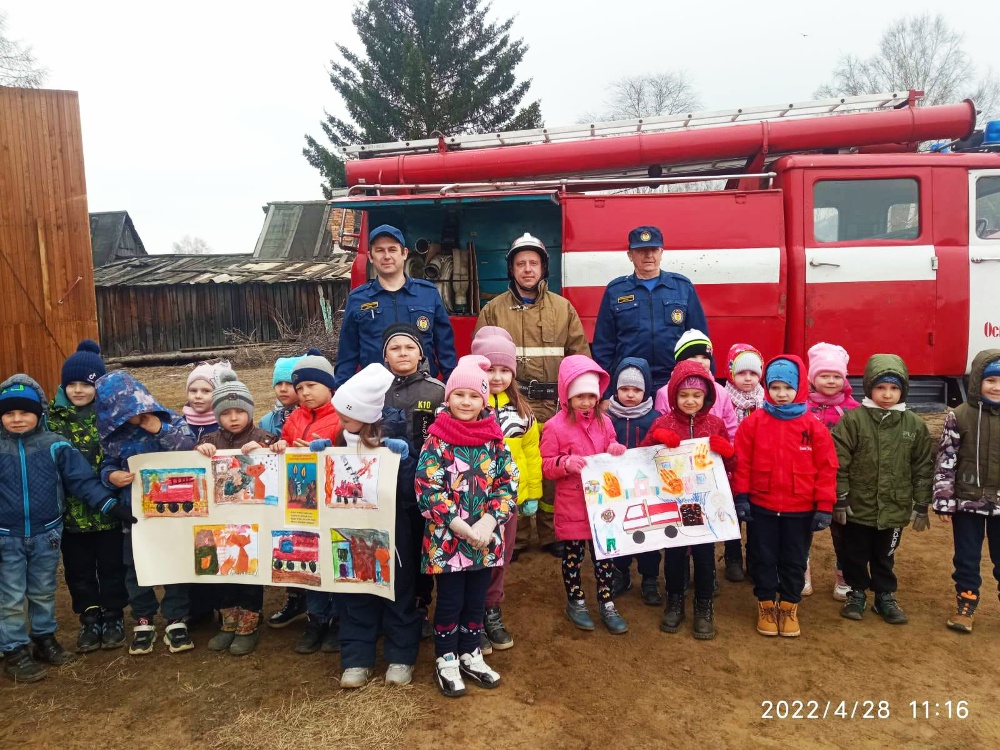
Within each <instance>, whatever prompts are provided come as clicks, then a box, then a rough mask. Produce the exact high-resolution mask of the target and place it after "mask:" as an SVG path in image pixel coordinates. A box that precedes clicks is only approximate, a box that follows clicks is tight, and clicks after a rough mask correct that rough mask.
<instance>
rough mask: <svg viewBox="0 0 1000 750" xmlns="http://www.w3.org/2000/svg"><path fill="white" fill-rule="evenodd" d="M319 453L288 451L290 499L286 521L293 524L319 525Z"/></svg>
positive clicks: (286, 473) (287, 465)
mask: <svg viewBox="0 0 1000 750" xmlns="http://www.w3.org/2000/svg"><path fill="white" fill-rule="evenodd" d="M316 467H317V454H315V453H288V454H286V456H285V476H286V479H287V482H288V499H287V501H286V503H285V521H286V523H289V524H291V525H293V526H319V507H318V506H317V498H318V496H317V490H316Z"/></svg>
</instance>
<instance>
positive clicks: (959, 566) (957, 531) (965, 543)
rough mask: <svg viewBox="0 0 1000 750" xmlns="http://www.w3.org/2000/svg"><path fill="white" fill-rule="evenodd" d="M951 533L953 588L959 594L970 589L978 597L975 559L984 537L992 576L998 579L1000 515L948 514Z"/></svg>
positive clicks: (977, 566) (978, 558)
mask: <svg viewBox="0 0 1000 750" xmlns="http://www.w3.org/2000/svg"><path fill="white" fill-rule="evenodd" d="M951 532H952V535H953V536H954V539H955V556H954V557H953V558H952V564H953V565H954V566H955V572H954V573H952V575H951V577H952V578H953V579H954V581H955V591H956V592H958V593H959V594H961V593H962V592H964V591H971V592H972V593H973V594H975V595H976V597H977V598H978V597H979V587H980V586H982V585H983V577H982V576H981V575H980V573H979V561H980V560H981V559H982V556H983V540H984V539H987V540H989V550H990V560H991V561H992V562H993V577H994V578H996V579H997V581H1000V516H981V515H979V514H978V513H955V514H954V515H953V516H952V517H951ZM998 590H1000V586H998Z"/></svg>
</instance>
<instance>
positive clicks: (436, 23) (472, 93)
mask: <svg viewBox="0 0 1000 750" xmlns="http://www.w3.org/2000/svg"><path fill="white" fill-rule="evenodd" d="M490 10H491V4H490V3H489V2H482V0H366V1H365V2H362V3H360V4H359V5H358V6H357V7H356V8H355V9H354V13H353V14H352V21H353V23H354V26H355V28H356V29H357V31H358V35H359V36H360V37H361V42H362V43H363V44H364V48H365V53H364V55H357V54H355V53H353V52H351V51H350V50H349V49H347V48H346V47H345V46H344V45H342V44H338V45H337V51H338V52H339V53H340V56H341V58H342V61H336V60H334V61H331V63H330V68H331V71H330V82H331V83H332V84H333V87H334V88H335V89H336V91H337V93H338V94H340V96H341V98H342V99H343V101H344V104H345V106H346V108H347V112H348V115H349V117H350V119H349V120H342V119H340V118H338V117H334V116H333V115H331V114H329V113H327V114H326V119H325V120H323V121H322V122H321V123H320V125H321V127H322V128H323V133H324V134H325V135H326V137H327V138H328V139H329V140H330V142H331V143H332V144H333V146H334V147H336V146H341V145H345V144H352V143H380V142H384V141H402V140H410V139H414V138H427V137H429V136H430V135H431V134H432V133H434V132H435V131H438V132H441V133H444V134H447V135H453V134H458V133H488V132H494V131H499V130H519V129H523V128H534V127H540V126H541V124H542V115H541V106H540V103H539V102H538V101H537V100H536V101H534V102H531V103H530V104H528V105H527V106H524V107H521V106H520V105H521V102H522V100H523V99H524V97H525V95H526V94H527V92H528V88H529V87H530V86H531V79H530V78H529V79H528V80H525V81H521V82H520V83H519V82H518V81H517V79H516V77H515V75H514V69H515V68H516V67H517V65H518V64H519V63H520V62H521V60H522V59H523V58H524V54H525V52H527V49H528V48H527V46H526V45H525V44H524V42H523V41H522V40H520V39H517V40H512V39H511V38H510V28H511V25H512V24H513V20H514V19H512V18H510V19H507V20H506V21H502V22H496V21H490V20H489V19H488V18H487V16H488V15H489V13H490ZM302 154H303V155H304V156H305V157H306V160H307V161H308V162H309V163H310V164H311V165H312V166H314V167H316V169H318V170H319V171H320V173H321V174H322V175H323V178H324V182H323V184H322V188H323V194H324V195H326V196H327V197H330V191H331V188H333V187H340V186H343V185H344V184H345V181H344V164H343V162H342V161H341V160H340V159H338V158H337V156H336V154H335V152H334V151H333V150H332V149H330V148H328V147H326V146H324V145H322V144H321V143H319V142H318V141H317V140H316V139H315V138H313V137H312V136H309V135H306V148H304V149H303V150H302Z"/></svg>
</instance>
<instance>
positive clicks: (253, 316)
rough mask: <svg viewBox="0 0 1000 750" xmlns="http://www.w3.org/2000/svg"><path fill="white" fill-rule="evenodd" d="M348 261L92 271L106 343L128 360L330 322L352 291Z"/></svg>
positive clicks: (194, 262) (167, 264) (171, 264)
mask: <svg viewBox="0 0 1000 750" xmlns="http://www.w3.org/2000/svg"><path fill="white" fill-rule="evenodd" d="M350 273H351V265H350V263H349V262H331V261H323V262H317V261H301V260H300V261H289V260H260V259H255V258H253V257H252V256H250V255H148V256H145V257H142V258H129V259H127V260H121V261H117V262H114V263H109V264H108V265H106V266H102V267H100V268H98V269H97V271H96V272H95V281H96V284H97V308H98V316H99V319H100V329H101V345H102V347H103V350H104V354H105V356H108V357H124V356H128V355H133V354H153V353H164V352H177V351H195V350H209V349H220V348H224V347H226V346H229V345H230V344H231V341H230V340H229V338H228V337H227V335H226V332H227V331H239V332H240V333H242V334H243V335H245V336H251V335H253V337H254V338H255V340H257V341H260V342H269V341H277V340H278V338H279V335H280V331H279V321H284V322H285V323H286V324H289V325H291V326H293V327H294V326H296V325H301V324H304V323H306V322H307V321H310V320H314V319H324V320H325V321H327V323H328V325H332V322H333V314H334V313H335V312H336V311H338V310H339V309H340V308H341V307H343V306H344V302H345V301H346V300H347V294H348V292H349V291H350Z"/></svg>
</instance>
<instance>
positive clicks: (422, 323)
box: [414, 315, 431, 333]
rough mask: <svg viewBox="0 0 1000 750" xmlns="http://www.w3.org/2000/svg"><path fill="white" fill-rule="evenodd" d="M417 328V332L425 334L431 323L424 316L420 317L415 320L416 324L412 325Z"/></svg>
mask: <svg viewBox="0 0 1000 750" xmlns="http://www.w3.org/2000/svg"><path fill="white" fill-rule="evenodd" d="M414 325H416V326H417V330H418V331H420V332H421V333H426V332H427V329H428V328H430V327H431V322H430V320H428V318H427V316H426V315H421V316H420V317H419V318H417V322H416V323H415V324H414Z"/></svg>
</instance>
